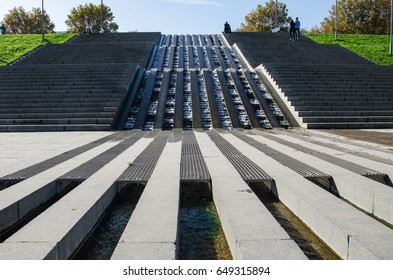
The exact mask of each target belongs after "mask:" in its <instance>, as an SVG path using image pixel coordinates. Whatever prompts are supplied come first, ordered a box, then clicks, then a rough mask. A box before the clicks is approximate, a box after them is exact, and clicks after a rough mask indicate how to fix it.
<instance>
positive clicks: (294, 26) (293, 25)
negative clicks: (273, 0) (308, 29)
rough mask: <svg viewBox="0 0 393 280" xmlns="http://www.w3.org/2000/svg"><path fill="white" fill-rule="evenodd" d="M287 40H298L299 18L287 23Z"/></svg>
mask: <svg viewBox="0 0 393 280" xmlns="http://www.w3.org/2000/svg"><path fill="white" fill-rule="evenodd" d="M289 39H290V40H291V41H294V40H299V39H300V21H299V18H298V17H296V20H295V21H293V19H291V22H290V23H289Z"/></svg>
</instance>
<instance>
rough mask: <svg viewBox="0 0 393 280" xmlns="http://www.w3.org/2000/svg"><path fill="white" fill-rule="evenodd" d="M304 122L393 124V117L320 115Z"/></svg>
mask: <svg viewBox="0 0 393 280" xmlns="http://www.w3.org/2000/svg"><path fill="white" fill-rule="evenodd" d="M303 122H305V123H330V122H331V123H337V122H344V123H349V122H350V123H356V122H364V123H366V122H371V123H378V122H393V116H372V115H367V116H326V117H325V116H324V115H323V114H319V116H314V117H303Z"/></svg>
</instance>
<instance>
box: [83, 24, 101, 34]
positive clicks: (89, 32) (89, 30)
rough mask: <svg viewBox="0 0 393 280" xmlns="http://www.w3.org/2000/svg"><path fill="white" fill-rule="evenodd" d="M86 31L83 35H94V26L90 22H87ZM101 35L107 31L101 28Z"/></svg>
mask: <svg viewBox="0 0 393 280" xmlns="http://www.w3.org/2000/svg"><path fill="white" fill-rule="evenodd" d="M85 25H86V26H85V31H84V32H83V34H86V35H89V34H92V33H93V25H92V24H91V23H89V22H86V24H85ZM100 33H105V30H104V28H103V27H100Z"/></svg>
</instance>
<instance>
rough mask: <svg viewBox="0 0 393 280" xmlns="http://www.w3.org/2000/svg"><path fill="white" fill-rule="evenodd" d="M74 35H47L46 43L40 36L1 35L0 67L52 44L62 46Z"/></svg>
mask: <svg viewBox="0 0 393 280" xmlns="http://www.w3.org/2000/svg"><path fill="white" fill-rule="evenodd" d="M74 36H75V35H74V34H46V35H45V39H46V40H47V41H46V42H45V41H44V42H43V41H42V38H41V35H40V34H24V35H11V34H9V35H0V50H1V52H0V66H4V65H7V64H9V63H11V62H13V61H15V60H16V59H18V58H19V57H21V56H23V55H25V54H27V53H28V52H30V51H32V50H34V49H35V48H37V47H39V46H42V45H45V44H48V43H52V44H62V43H64V42H66V41H68V40H69V39H71V38H72V37H74Z"/></svg>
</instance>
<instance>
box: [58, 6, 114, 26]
mask: <svg viewBox="0 0 393 280" xmlns="http://www.w3.org/2000/svg"><path fill="white" fill-rule="evenodd" d="M101 8H102V21H103V28H104V30H105V31H106V32H116V31H117V30H118V29H119V25H118V24H117V23H116V22H113V20H114V18H115V17H114V16H113V13H112V11H111V9H110V8H109V7H108V6H105V5H102V7H101V5H93V4H92V3H89V4H86V5H84V6H83V5H79V6H78V7H76V8H73V9H72V10H71V13H70V14H69V15H68V16H67V18H68V19H67V20H66V22H65V23H66V24H67V26H68V27H69V28H68V31H69V32H72V33H82V32H83V31H85V30H86V24H87V23H90V24H91V25H92V26H93V32H99V31H100V28H101Z"/></svg>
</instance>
